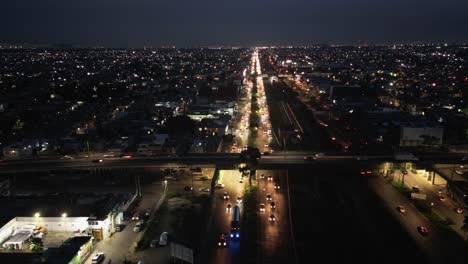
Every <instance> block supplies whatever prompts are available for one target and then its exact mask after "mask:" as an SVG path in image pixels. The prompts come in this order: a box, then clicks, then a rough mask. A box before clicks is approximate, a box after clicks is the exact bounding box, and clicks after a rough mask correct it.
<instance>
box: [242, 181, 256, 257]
mask: <svg viewBox="0 0 468 264" xmlns="http://www.w3.org/2000/svg"><path fill="white" fill-rule="evenodd" d="M257 194H258V185H257V181H256V180H255V179H252V186H250V185H249V184H248V181H246V182H245V192H244V199H243V200H244V206H243V212H242V229H241V230H242V231H241V257H242V263H257V257H258V256H257V248H258V246H259V245H258V228H257V221H258V215H257Z"/></svg>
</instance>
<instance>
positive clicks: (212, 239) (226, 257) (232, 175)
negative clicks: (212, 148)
mask: <svg viewBox="0 0 468 264" xmlns="http://www.w3.org/2000/svg"><path fill="white" fill-rule="evenodd" d="M239 179H240V173H239V171H237V170H222V171H220V178H219V181H218V182H219V183H223V184H224V186H225V187H224V188H218V189H216V191H215V200H214V205H213V206H214V219H213V225H212V226H211V228H210V230H211V232H209V235H208V237H207V238H206V239H207V240H208V249H209V250H208V251H209V253H208V262H207V263H213V264H215V263H226V264H230V263H240V242H239V241H240V240H235V239H228V247H227V248H220V247H218V246H217V242H218V236H219V235H220V233H228V234H230V233H231V220H232V211H231V212H228V211H227V210H226V206H227V204H231V206H232V209H234V206H236V205H238V206H239V207H240V210H241V213H242V203H240V204H239V203H237V201H236V200H237V197H242V196H243V193H244V183H239ZM224 192H227V193H228V194H229V199H228V200H223V199H222V197H223V193H224Z"/></svg>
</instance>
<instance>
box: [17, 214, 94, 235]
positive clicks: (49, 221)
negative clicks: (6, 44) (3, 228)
mask: <svg viewBox="0 0 468 264" xmlns="http://www.w3.org/2000/svg"><path fill="white" fill-rule="evenodd" d="M16 220H17V223H16V228H19V227H20V226H22V225H26V224H33V225H36V226H42V227H44V228H46V229H47V231H53V232H75V231H78V230H79V231H80V232H82V231H83V230H86V228H88V221H87V220H88V217H17V218H16Z"/></svg>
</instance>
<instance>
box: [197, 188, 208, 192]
mask: <svg viewBox="0 0 468 264" xmlns="http://www.w3.org/2000/svg"><path fill="white" fill-rule="evenodd" d="M198 190H199V191H200V192H210V188H206V187H203V188H200V189H198Z"/></svg>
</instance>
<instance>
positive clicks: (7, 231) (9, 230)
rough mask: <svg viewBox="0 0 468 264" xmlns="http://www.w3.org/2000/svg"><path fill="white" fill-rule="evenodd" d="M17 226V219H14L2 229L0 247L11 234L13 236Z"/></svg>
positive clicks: (0, 230) (0, 229)
mask: <svg viewBox="0 0 468 264" xmlns="http://www.w3.org/2000/svg"><path fill="white" fill-rule="evenodd" d="M15 225H16V218H13V219H11V220H10V221H9V222H8V223H6V224H5V225H4V226H2V227H1V228H0V245H1V244H3V242H4V241H5V240H7V239H8V238H9V237H10V236H11V234H13V230H14V228H15Z"/></svg>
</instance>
